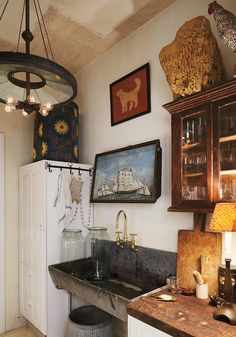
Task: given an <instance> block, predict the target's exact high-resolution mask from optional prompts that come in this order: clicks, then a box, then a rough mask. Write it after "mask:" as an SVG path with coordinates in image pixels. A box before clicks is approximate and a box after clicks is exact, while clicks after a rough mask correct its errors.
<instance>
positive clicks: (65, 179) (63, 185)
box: [53, 170, 72, 228]
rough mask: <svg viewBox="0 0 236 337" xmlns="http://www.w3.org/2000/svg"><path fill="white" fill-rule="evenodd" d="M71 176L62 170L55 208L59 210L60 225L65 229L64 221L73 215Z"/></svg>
mask: <svg viewBox="0 0 236 337" xmlns="http://www.w3.org/2000/svg"><path fill="white" fill-rule="evenodd" d="M70 182H71V175H70V173H69V172H66V171H65V170H62V171H61V172H60V174H59V176H58V180H57V190H56V195H55V199H54V203H53V206H54V207H56V208H57V213H58V224H59V225H60V226H61V228H63V220H64V219H65V217H67V216H68V215H69V214H70V213H71V209H72V200H71V192H70Z"/></svg>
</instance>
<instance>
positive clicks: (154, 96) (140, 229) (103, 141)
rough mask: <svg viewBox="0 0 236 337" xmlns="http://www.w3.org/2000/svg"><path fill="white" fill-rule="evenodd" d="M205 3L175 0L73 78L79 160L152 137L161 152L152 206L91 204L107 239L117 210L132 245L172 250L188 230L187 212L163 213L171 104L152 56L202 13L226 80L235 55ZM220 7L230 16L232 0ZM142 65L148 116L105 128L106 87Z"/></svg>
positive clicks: (107, 121) (189, 218) (190, 221)
mask: <svg viewBox="0 0 236 337" xmlns="http://www.w3.org/2000/svg"><path fill="white" fill-rule="evenodd" d="M209 2H210V1H209V0H198V1H189V0H177V1H176V2H175V3H174V4H173V5H172V6H170V7H169V8H168V9H166V10H165V11H164V12H162V13H161V14H160V15H159V16H157V17H155V18H154V19H152V20H151V21H150V22H149V23H147V24H145V25H144V26H143V27H141V28H140V29H138V30H137V31H135V32H134V33H133V34H131V35H130V36H128V37H127V38H125V39H124V40H122V41H121V42H119V43H118V44H117V45H115V46H114V47H113V48H112V49H110V50H109V51H107V52H106V53H105V54H104V55H103V56H102V57H100V58H99V59H98V60H96V61H95V62H94V63H93V64H91V65H89V66H88V67H87V68H86V69H84V70H83V71H82V72H81V73H79V74H78V76H77V79H78V84H79V105H80V117H81V123H80V125H81V130H80V154H81V160H82V162H84V163H93V162H94V157H95V154H96V153H101V152H104V151H109V150H112V149H116V148H120V147H124V146H128V145H131V144H136V143H142V142H144V141H148V140H152V139H156V138H159V139H160V141H161V146H162V150H163V160H162V162H163V164H162V195H161V197H160V198H159V199H158V200H157V202H156V203H155V204H151V205H150V204H106V203H102V204H95V225H106V226H108V227H109V228H110V233H112V237H113V238H114V222H115V216H116V213H117V211H118V210H119V209H124V210H126V211H127V213H128V221H129V223H128V227H129V232H137V233H138V244H140V245H143V246H148V247H153V248H158V249H163V250H170V251H174V252H176V251H177V232H178V229H180V228H182V229H183V228H192V225H193V216H192V214H190V213H170V212H167V208H168V207H169V206H170V204H171V142H170V128H171V125H170V116H169V113H168V112H167V111H166V110H165V109H163V108H162V105H163V104H164V103H167V102H169V101H172V93H171V90H170V88H169V86H168V84H167V81H166V78H165V74H164V72H163V70H162V68H161V66H160V62H159V58H158V55H159V52H160V50H161V49H162V48H163V47H164V46H165V45H167V44H168V43H170V42H171V41H172V40H173V39H174V37H175V34H176V31H177V30H178V28H179V27H180V26H182V25H183V24H184V22H186V21H187V20H190V19H192V18H193V17H196V16H198V15H205V16H206V17H207V18H209V19H210V20H211V24H212V29H213V32H214V35H215V36H216V37H217V39H218V43H219V46H220V48H221V50H222V56H223V59H224V64H225V66H226V69H227V77H228V78H231V73H232V67H233V63H234V62H235V63H236V57H235V54H234V53H233V52H231V51H230V50H229V49H227V48H226V47H224V46H223V44H222V42H221V41H220V39H219V38H218V33H217V32H216V29H215V22H214V19H213V18H212V17H209V15H208V13H207V10H208V3H209ZM221 4H222V5H223V6H225V8H227V9H229V10H231V11H234V12H235V14H236V2H235V0H225V1H221ZM147 62H149V63H150V69H151V105H152V111H151V113H149V114H146V115H144V116H142V117H138V118H136V119H133V120H131V121H128V122H125V123H122V124H119V125H117V126H114V127H111V121H110V98H109V84H110V83H112V82H114V81H115V80H117V79H119V78H121V77H122V76H124V75H126V74H127V73H129V72H131V71H132V70H134V69H136V68H138V67H140V66H142V65H143V64H145V63H147Z"/></svg>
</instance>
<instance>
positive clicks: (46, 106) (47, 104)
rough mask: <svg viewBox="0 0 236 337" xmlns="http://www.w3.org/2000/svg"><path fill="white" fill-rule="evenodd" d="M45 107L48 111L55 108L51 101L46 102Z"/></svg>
mask: <svg viewBox="0 0 236 337" xmlns="http://www.w3.org/2000/svg"><path fill="white" fill-rule="evenodd" d="M44 107H45V108H46V110H47V111H51V110H52V109H53V105H52V103H50V102H48V103H46V104H45V105H44Z"/></svg>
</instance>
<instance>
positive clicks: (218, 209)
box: [209, 203, 236, 232]
mask: <svg viewBox="0 0 236 337" xmlns="http://www.w3.org/2000/svg"><path fill="white" fill-rule="evenodd" d="M209 229H211V230H214V231H218V232H235V231H236V204H235V203H222V204H221V203H219V204H216V206H215V209H214V212H213V215H212V218H211V224H210V226H209Z"/></svg>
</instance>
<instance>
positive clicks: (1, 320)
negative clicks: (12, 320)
mask: <svg viewBox="0 0 236 337" xmlns="http://www.w3.org/2000/svg"><path fill="white" fill-rule="evenodd" d="M4 208H5V205H4V135H3V134H2V133H0V334H1V333H4V332H5V215H4Z"/></svg>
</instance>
